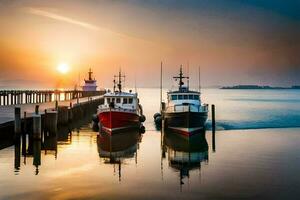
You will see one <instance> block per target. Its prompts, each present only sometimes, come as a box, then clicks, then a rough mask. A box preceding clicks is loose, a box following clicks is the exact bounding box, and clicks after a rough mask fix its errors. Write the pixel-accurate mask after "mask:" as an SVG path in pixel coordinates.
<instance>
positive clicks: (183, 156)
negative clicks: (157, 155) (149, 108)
mask: <svg viewBox="0 0 300 200" xmlns="http://www.w3.org/2000/svg"><path fill="white" fill-rule="evenodd" d="M163 159H168V163H169V166H170V167H171V168H172V169H173V170H174V171H176V172H178V175H179V183H180V189H182V185H183V184H184V179H185V178H187V179H189V178H190V171H193V170H199V173H200V172H201V171H200V170H201V163H202V162H205V163H207V162H208V143H207V141H206V138H205V130H203V131H201V132H199V133H197V134H195V135H193V136H191V137H186V136H181V135H178V134H177V133H174V132H170V131H168V132H166V131H165V132H163V133H162V160H163ZM162 166H163V165H162ZM162 170H163V169H162Z"/></svg>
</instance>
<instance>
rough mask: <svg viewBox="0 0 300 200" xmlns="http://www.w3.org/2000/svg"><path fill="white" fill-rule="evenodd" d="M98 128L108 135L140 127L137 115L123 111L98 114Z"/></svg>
mask: <svg viewBox="0 0 300 200" xmlns="http://www.w3.org/2000/svg"><path fill="white" fill-rule="evenodd" d="M98 118H99V123H100V128H101V130H102V131H105V132H108V133H110V134H112V133H117V132H122V131H124V130H130V129H137V128H139V127H140V121H139V115H138V114H136V113H130V112H123V111H105V112H100V113H99V114H98Z"/></svg>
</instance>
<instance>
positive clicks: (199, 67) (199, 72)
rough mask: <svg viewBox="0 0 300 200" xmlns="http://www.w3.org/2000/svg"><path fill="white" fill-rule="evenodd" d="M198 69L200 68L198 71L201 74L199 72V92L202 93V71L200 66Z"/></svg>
mask: <svg viewBox="0 0 300 200" xmlns="http://www.w3.org/2000/svg"><path fill="white" fill-rule="evenodd" d="M198 70H199V72H198V73H199V74H198V76H199V77H198V78H199V83H198V84H199V85H198V87H199V88H198V89H199V92H200V93H201V73H200V66H199V69H198Z"/></svg>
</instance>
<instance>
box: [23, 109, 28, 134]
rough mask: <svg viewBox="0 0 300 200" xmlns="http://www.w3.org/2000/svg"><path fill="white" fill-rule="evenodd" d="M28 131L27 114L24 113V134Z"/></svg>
mask: <svg viewBox="0 0 300 200" xmlns="http://www.w3.org/2000/svg"><path fill="white" fill-rule="evenodd" d="M26 131H27V113H26V112H24V130H23V133H24V134H26Z"/></svg>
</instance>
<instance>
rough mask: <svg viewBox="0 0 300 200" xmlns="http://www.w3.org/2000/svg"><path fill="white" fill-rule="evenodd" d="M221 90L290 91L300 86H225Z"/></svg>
mask: <svg viewBox="0 0 300 200" xmlns="http://www.w3.org/2000/svg"><path fill="white" fill-rule="evenodd" d="M220 89H225V90H228V89H229V90H231V89H233V90H245V89H246V90H278V89H280V90H282V89H283V90H290V89H300V85H294V86H291V87H272V86H268V85H263V86H260V85H235V86H223V87H221V88H220Z"/></svg>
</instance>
